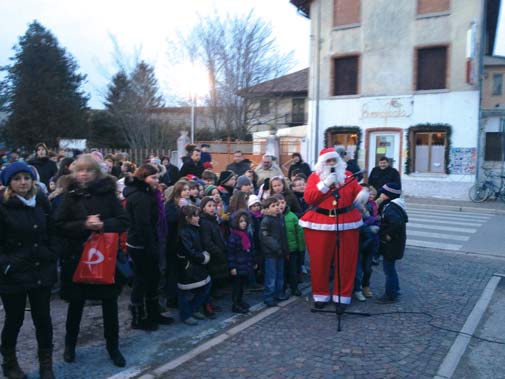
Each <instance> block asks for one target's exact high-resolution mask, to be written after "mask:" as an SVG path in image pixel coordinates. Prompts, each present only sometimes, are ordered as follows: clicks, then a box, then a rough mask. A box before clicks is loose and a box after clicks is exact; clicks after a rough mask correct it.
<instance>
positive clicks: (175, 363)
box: [137, 285, 311, 379]
mask: <svg viewBox="0 0 505 379" xmlns="http://www.w3.org/2000/svg"><path fill="white" fill-rule="evenodd" d="M310 291H311V288H310V285H309V286H307V287H306V288H304V289H303V290H302V294H303V296H305V295H307V294H309V293H310ZM300 298H301V297H296V296H292V297H290V298H289V299H288V300H286V301H283V302H281V303H279V305H277V306H275V307H271V308H267V307H266V305H264V304H263V303H259V304H257V305H256V306H254V307H252V308H251V309H254V310H261V309H263V310H262V311H261V312H259V313H258V314H256V315H254V316H252V317H251V318H248V319H246V320H244V321H243V322H242V323H240V324H238V325H236V326H234V327H232V328H230V329H228V330H227V331H225V332H223V333H221V334H219V335H217V336H215V337H213V338H211V339H210V340H208V341H206V342H204V343H203V344H201V345H199V346H197V347H196V348H194V349H193V350H190V351H188V352H186V353H184V354H182V355H181V356H179V357H177V358H175V359H172V360H171V361H169V362H167V363H165V364H164V365H161V366H158V367H156V368H154V369H151V370H149V371H148V372H146V373H144V374H143V375H141V376H139V377H138V378H137V379H156V378H158V377H160V376H162V375H166V374H168V373H169V372H170V371H172V370H174V369H175V368H177V367H179V366H180V365H182V364H184V363H186V362H188V361H190V360H192V359H193V358H195V357H197V356H198V355H200V354H201V353H204V352H206V351H207V350H209V349H211V348H213V347H214V346H217V345H219V344H221V343H222V342H224V341H226V340H227V339H229V338H231V337H233V336H235V335H236V334H238V333H240V332H241V331H243V330H245V329H247V328H249V327H250V326H252V325H254V324H256V323H258V322H260V321H261V320H263V319H265V318H267V317H268V316H270V315H272V314H274V313H277V312H278V311H280V310H281V309H283V308H285V307H287V306H288V305H289V304H291V303H293V302H295V301H297V300H299V299H300ZM232 317H234V316H232Z"/></svg>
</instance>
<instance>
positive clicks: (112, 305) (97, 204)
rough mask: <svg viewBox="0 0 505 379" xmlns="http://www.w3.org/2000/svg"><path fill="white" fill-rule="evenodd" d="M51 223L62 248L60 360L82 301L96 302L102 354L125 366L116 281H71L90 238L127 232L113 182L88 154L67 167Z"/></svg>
mask: <svg viewBox="0 0 505 379" xmlns="http://www.w3.org/2000/svg"><path fill="white" fill-rule="evenodd" d="M56 224H57V226H58V227H59V229H60V234H61V236H63V238H64V240H65V244H66V246H65V249H64V251H63V254H62V257H61V297H62V298H63V299H64V300H66V301H68V303H69V304H68V312H67V321H66V335H65V351H64V354H63V358H64V360H65V362H73V361H74V360H75V347H76V344H77V337H78V335H79V327H80V323H81V318H82V313H83V310H84V304H85V302H86V300H101V301H102V314H103V324H104V335H105V340H106V347H107V351H108V353H109V355H110V358H111V359H112V361H113V363H114V364H115V365H116V366H118V367H124V366H125V365H126V361H125V359H124V357H123V355H122V354H121V352H120V351H119V321H118V304H117V298H118V296H119V294H120V292H121V286H120V283H121V280H120V279H119V277H117V278H116V279H117V280H115V284H82V283H74V282H73V281H72V277H73V275H74V272H75V270H76V268H77V265H78V263H79V260H80V257H81V254H82V251H83V246H84V243H85V242H86V241H87V239H88V238H89V237H90V235H91V233H93V232H104V233H122V232H125V231H126V229H127V227H128V217H127V216H126V213H125V211H124V209H123V207H122V206H121V202H120V201H119V199H118V197H117V195H116V181H115V179H114V178H113V177H112V176H109V175H106V174H104V172H103V171H102V169H101V166H100V163H99V162H97V161H96V160H95V159H94V158H93V157H92V156H91V155H90V154H84V155H81V156H80V157H79V158H78V159H77V161H76V162H75V165H74V166H73V169H72V180H71V181H70V183H69V185H68V187H67V189H66V192H65V194H64V197H63V200H62V202H61V205H60V207H59V208H58V211H57V213H56ZM116 276H117V273H116Z"/></svg>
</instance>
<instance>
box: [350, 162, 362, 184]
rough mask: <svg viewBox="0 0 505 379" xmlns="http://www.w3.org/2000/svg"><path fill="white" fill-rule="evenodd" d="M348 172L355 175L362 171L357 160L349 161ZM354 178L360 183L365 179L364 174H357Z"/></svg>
mask: <svg viewBox="0 0 505 379" xmlns="http://www.w3.org/2000/svg"><path fill="white" fill-rule="evenodd" d="M347 170H348V171H351V172H352V173H353V174H356V173H357V172H360V171H361V168H360V167H359V165H358V162H356V159H349V160H348V161H347ZM354 177H355V178H356V180H357V181H358V182H359V181H361V179H363V174H361V173H360V174H356V175H355V176H354Z"/></svg>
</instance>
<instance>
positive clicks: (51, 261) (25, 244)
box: [0, 162, 57, 379]
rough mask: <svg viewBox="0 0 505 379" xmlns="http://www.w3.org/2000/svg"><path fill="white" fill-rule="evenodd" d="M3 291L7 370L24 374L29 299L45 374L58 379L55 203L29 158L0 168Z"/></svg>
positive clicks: (0, 280) (12, 374) (15, 375)
mask: <svg viewBox="0 0 505 379" xmlns="http://www.w3.org/2000/svg"><path fill="white" fill-rule="evenodd" d="M1 181H2V185H4V186H5V187H6V188H4V189H3V190H2V191H0V273H1V274H0V296H1V298H2V302H3V306H4V309H5V321H4V326H3V329H2V338H1V341H2V346H1V353H2V355H3V359H4V361H3V364H2V367H3V373H4V375H5V376H6V377H7V378H25V377H26V376H25V374H24V373H23V371H22V370H21V368H20V367H19V365H18V362H17V358H16V342H17V337H18V334H19V330H20V329H21V326H22V325H23V319H24V313H25V305H26V298H28V299H29V300H30V312H31V315H32V319H33V323H34V325H35V331H36V336H37V345H38V356H39V362H40V377H41V378H46V379H47V378H54V374H53V371H52V350H53V328H52V324H51V313H50V300H51V287H52V285H53V284H54V283H55V282H56V258H57V248H56V246H57V245H56V243H55V238H54V225H53V222H52V219H51V206H50V204H49V201H48V200H47V198H46V197H45V195H44V194H43V193H42V192H40V191H37V187H36V186H35V184H34V181H35V176H34V173H33V172H32V170H31V169H30V167H29V166H28V165H27V164H26V163H24V162H15V163H12V164H10V165H9V166H7V167H6V168H5V169H4V170H3V171H2V173H1Z"/></svg>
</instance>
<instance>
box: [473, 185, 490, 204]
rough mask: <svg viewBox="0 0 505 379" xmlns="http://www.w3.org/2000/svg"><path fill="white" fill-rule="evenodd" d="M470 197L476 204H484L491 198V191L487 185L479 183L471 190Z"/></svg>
mask: <svg viewBox="0 0 505 379" xmlns="http://www.w3.org/2000/svg"><path fill="white" fill-rule="evenodd" d="M468 196H469V197H470V200H472V201H473V202H474V203H482V202H483V201H484V200H487V199H488V198H489V196H491V191H490V190H489V188H488V187H487V186H486V185H485V184H482V183H477V184H474V185H473V186H472V187H471V188H470V190H469V191H468Z"/></svg>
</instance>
